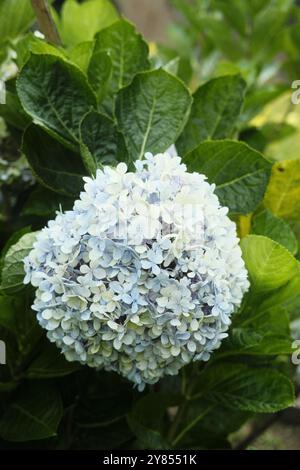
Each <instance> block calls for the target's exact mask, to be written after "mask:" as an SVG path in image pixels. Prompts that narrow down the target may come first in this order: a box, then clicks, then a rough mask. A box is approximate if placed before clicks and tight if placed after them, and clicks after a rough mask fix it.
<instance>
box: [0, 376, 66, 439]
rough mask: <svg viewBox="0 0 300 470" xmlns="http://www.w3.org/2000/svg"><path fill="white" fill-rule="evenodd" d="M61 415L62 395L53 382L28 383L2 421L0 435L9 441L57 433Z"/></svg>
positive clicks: (8, 408) (0, 422) (38, 437)
mask: <svg viewBox="0 0 300 470" xmlns="http://www.w3.org/2000/svg"><path fill="white" fill-rule="evenodd" d="M61 417H62V403H61V398H60V395H59V394H58V392H57V391H56V389H55V388H53V387H52V386H50V385H43V384H41V383H35V384H32V385H25V386H24V387H23V388H22V389H20V391H19V396H18V397H17V398H16V400H15V401H13V402H11V403H10V404H9V405H8V407H7V408H6V410H5V413H4V416H3V417H2V419H1V421H0V436H1V437H2V438H3V439H5V440H7V441H31V440H37V439H45V438H48V437H53V436H55V435H56V431H57V427H58V424H59V422H60V420H61Z"/></svg>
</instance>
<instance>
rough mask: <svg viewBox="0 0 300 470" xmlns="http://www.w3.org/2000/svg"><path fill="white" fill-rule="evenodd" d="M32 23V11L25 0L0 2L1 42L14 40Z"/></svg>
mask: <svg viewBox="0 0 300 470" xmlns="http://www.w3.org/2000/svg"><path fill="white" fill-rule="evenodd" d="M33 22H34V11H33V9H32V6H31V3H30V2H28V1H27V0H1V2H0V38H1V41H3V42H4V41H5V40H7V39H14V38H16V37H17V36H19V35H21V34H22V33H24V32H25V31H26V30H27V29H28V28H29V27H30V26H31V24H32V23H33Z"/></svg>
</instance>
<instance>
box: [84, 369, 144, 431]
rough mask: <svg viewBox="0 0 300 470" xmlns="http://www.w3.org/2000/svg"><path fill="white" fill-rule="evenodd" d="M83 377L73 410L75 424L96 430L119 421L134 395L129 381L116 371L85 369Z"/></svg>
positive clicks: (127, 410) (128, 408) (130, 406)
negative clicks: (76, 405)
mask: <svg viewBox="0 0 300 470" xmlns="http://www.w3.org/2000/svg"><path fill="white" fill-rule="evenodd" d="M83 372H85V371H83ZM85 377H86V378H85V380H84V381H83V383H82V390H81V391H80V399H79V406H78V409H77V412H76V422H77V424H78V426H80V427H81V428H86V429H87V428H91V429H96V428H99V427H103V426H105V427H106V426H109V425H110V424H111V423H113V422H120V421H121V419H123V418H124V417H125V416H126V414H127V413H128V412H129V411H130V409H131V408H132V404H133V401H134V399H135V397H136V392H135V391H134V389H133V388H132V386H131V384H130V383H129V382H127V381H125V380H123V379H122V378H121V377H120V376H118V375H117V374H110V373H107V372H101V373H100V372H98V371H96V372H95V371H92V372H90V373H87V372H86V376H85Z"/></svg>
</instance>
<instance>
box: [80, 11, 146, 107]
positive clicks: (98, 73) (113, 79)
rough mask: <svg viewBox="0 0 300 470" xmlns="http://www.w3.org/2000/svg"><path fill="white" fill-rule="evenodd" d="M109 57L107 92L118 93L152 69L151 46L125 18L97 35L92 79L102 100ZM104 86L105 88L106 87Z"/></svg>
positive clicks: (91, 63) (91, 67) (92, 60)
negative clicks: (150, 61)
mask: <svg viewBox="0 0 300 470" xmlns="http://www.w3.org/2000/svg"><path fill="white" fill-rule="evenodd" d="M104 54H108V56H109V58H110V60H111V71H110V79H109V82H108V86H107V87H106V88H107V92H108V94H109V95H112V94H113V93H116V92H117V91H118V90H119V89H120V88H123V87H124V86H126V85H128V84H129V83H130V82H131V80H132V78H133V77H134V75H135V74H136V73H137V72H140V71H143V70H146V69H148V68H149V66H150V63H149V60H148V45H147V43H146V42H145V41H144V40H143V39H142V36H141V35H140V34H138V33H137V32H136V31H135V28H134V26H133V25H132V24H130V23H128V21H126V20H124V19H121V20H119V21H116V22H115V23H114V24H112V25H111V26H109V27H108V28H106V29H103V30H102V31H100V32H99V33H98V34H97V35H96V41H95V47H94V50H93V54H92V57H91V61H90V65H89V70H88V74H89V80H90V82H91V84H92V85H93V87H94V88H95V89H96V91H97V94H98V96H99V97H100V98H101V97H102V95H103V91H102V89H101V83H100V79H101V78H102V80H103V78H104V76H106V75H107V73H108V64H107V59H106V58H105V56H104ZM102 87H103V85H102Z"/></svg>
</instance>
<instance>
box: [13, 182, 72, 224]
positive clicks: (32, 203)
mask: <svg viewBox="0 0 300 470" xmlns="http://www.w3.org/2000/svg"><path fill="white" fill-rule="evenodd" d="M73 203H74V199H73V198H72V197H67V196H63V195H62V194H59V193H56V192H54V191H51V190H49V189H47V188H45V187H44V186H41V185H37V186H36V187H35V188H34V189H33V191H32V192H31V193H30V195H29V197H28V199H27V200H26V202H25V204H24V206H23V209H22V212H21V214H22V215H36V216H38V217H48V218H51V217H54V216H55V213H56V211H58V210H60V209H62V210H63V211H64V210H71V209H72V207H73Z"/></svg>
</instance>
